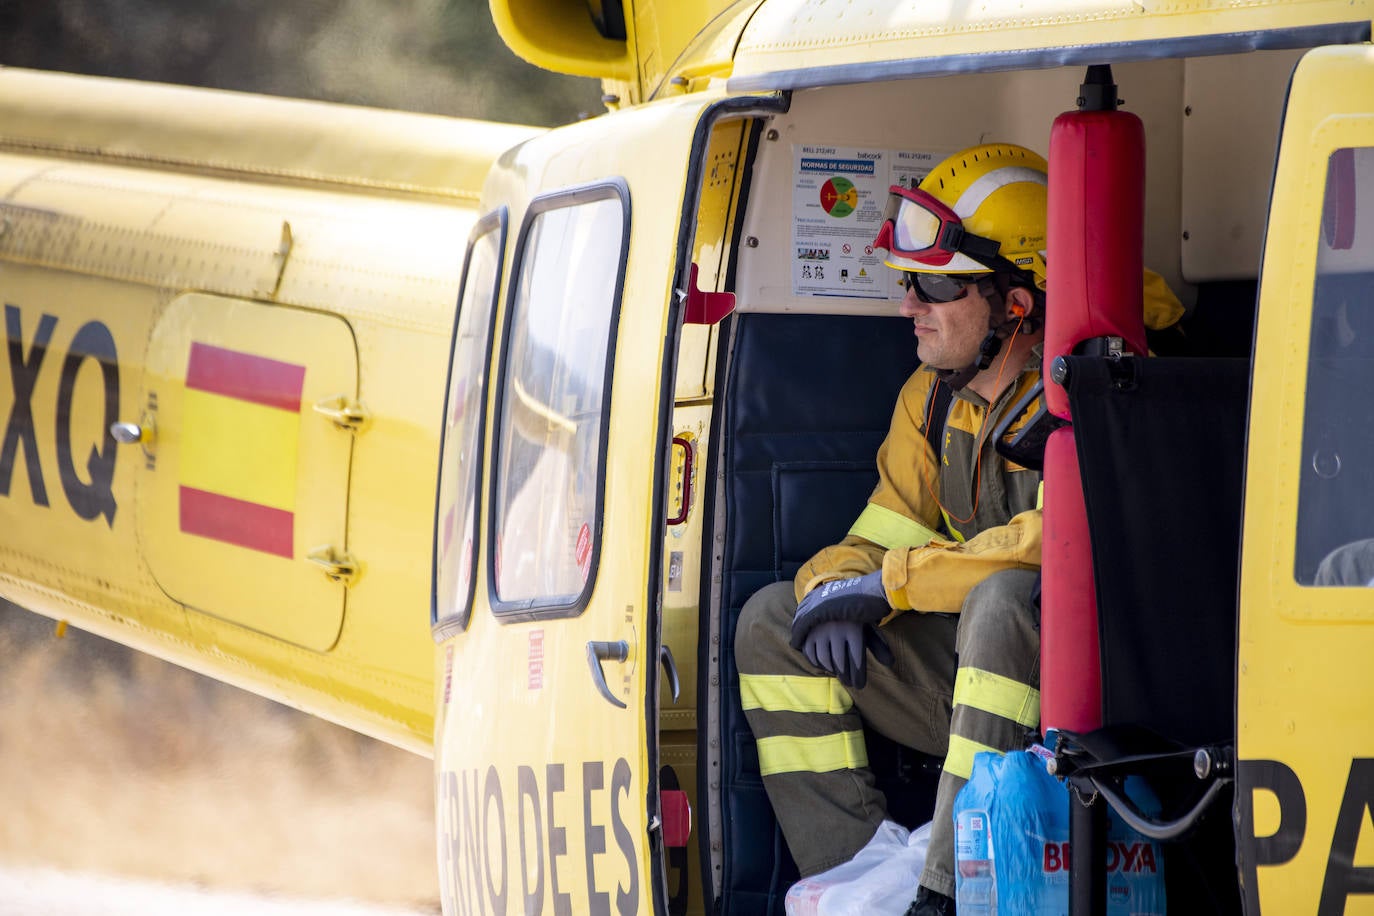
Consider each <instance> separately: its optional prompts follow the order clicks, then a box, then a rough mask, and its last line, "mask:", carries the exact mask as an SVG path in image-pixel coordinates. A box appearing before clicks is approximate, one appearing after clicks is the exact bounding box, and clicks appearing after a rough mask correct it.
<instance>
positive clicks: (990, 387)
mask: <svg viewBox="0 0 1374 916" xmlns="http://www.w3.org/2000/svg"><path fill="white" fill-rule="evenodd" d="M1045 187H1046V163H1045V161H1044V159H1043V158H1041V157H1040V156H1039V155H1037V154H1036V153H1034V152H1032V151H1030V150H1028V149H1025V148H1023V147H1019V146H1014V145H1009V144H988V145H982V146H977V147H973V148H971V149H968V150H965V151H963V152H960V153H957V154H955V155H953V156H950V157H949V158H948V159H946V160H944V161H943V162H941V163H940V164H939V165H938V166H936V167H935V169H934V170H933V171H931V172H930V174H929V175H928V176H927V177H926V178H925V179H924V180H923V181H922V182H921V183H920V185H919V187H917V188H914V189H910V188H904V187H899V186H893V187H892V188H891V190H890V198H889V205H888V211H887V218H886V221H885V222H884V224H883V226H882V229H881V232H880V234H879V236H878V239H877V240H876V242H875V247H878V248H882V249H885V250H886V251H887V258H886V263H887V265H888V266H890V267H893V268H895V269H897V270H900V271H902V272H903V282H904V284H905V286H906V295H905V298H903V300H902V303H901V306H900V309H899V310H900V312H901V314H902V315H903V316H905V317H907V318H910V319H911V320H912V324H913V326H914V333H915V337H916V347H917V353H918V355H919V357H920V359H921V362H922V364H923V365H922V368H921V369H918V370H917V371H916V372H915V373H914V374H913V375H912V377H911V378H910V379H909V380H908V381H907V382H906V384H905V385H904V386H903V388H902V391H901V394H900V396H899V400H898V403H897V406H896V409H895V411H894V414H893V419H892V425H891V428H890V430H889V432H888V435H887V438H886V440H885V441H884V443H883V445H882V447H881V448H880V449H879V451H878V456H877V464H878V472H879V483H878V486H877V488H876V490H875V491H874V493H873V495H872V496H871V497H870V498H869V502H868V505H867V507H866V508H865V509H864V510H863V512H862V513H861V514H860V515H859V518H858V519H857V521H855V522H854V525H853V527H851V528H850V530H849V534H848V536H847V537H845V538H844V540H843V541H841V542H840V543H839V544H837V545H835V546H833V547H827V548H825V549H824V550H822V551H820V552H819V553H818V554H816V555H815V556H814V557H812V558H811V560H810V561H808V562H807V564H806V565H805V566H803V567H802V569H801V570H800V572H799V573H798V574H797V576H796V579H795V582H794V583H787V582H780V583H775V584H774V585H772V586H769V587H767V588H765V589H763V590H761V591H760V592H758V593H757V594H755V595H754V596H753V597H752V598H751V599H750V600H749V601H748V603H746V605H745V607H744V610H743V613H742V616H741V618H740V623H739V630H738V632H737V633H736V638H735V657H736V661H737V664H738V668H739V672H740V692H741V695H742V698H743V704H744V709H745V714H746V716H747V717H748V720H749V724H750V727H751V728H752V729H753V732H754V736H755V738H756V740H757V741H758V755H759V764H760V767H761V770H762V773H763V781H764V785H765V787H766V788H767V791H768V795H769V799H770V801H771V803H772V805H773V808H774V811H775V812H776V815H777V819H778V822H779V824H780V825H781V827H782V831H783V835H784V837H785V838H786V840H787V843H788V846H789V848H790V849H791V851H792V855H793V858H794V859H795V860H796V862H797V865H798V867H799V869H800V870H801V874H802V875H803V877H806V876H814V875H817V874H819V873H822V872H824V871H826V870H828V869H831V868H833V867H835V866H838V865H842V864H845V863H847V862H849V861H850V860H851V859H852V858H853V857H854V856H855V855H856V854H857V853H858V852H859V851H861V850H863V849H864V848H865V847H867V846H870V845H874V846H875V847H876V846H878V845H882V844H892V843H898V844H900V843H901V842H903V840H904V837H905V829H904V828H901V827H900V826H898V825H896V824H893V823H892V822H891V821H889V820H887V817H886V801H885V799H884V797H883V795H882V793H881V792H879V791H878V790H877V789H876V788H875V785H874V779H873V775H872V774H871V772H870V771H869V769H868V766H867V758H866V751H865V745H864V738H863V727H864V725H867V726H868V727H870V728H874V729H876V730H877V731H879V732H881V733H883V734H884V735H887V736H888V737H890V738H892V739H894V740H896V741H898V742H900V743H902V744H904V745H908V746H910V747H913V748H915V749H917V750H920V751H923V752H926V753H929V754H932V755H937V756H939V757H941V758H942V759H943V761H944V767H943V771H942V773H941V777H940V782H939V788H938V790H937V794H936V802H935V814H934V822H933V825H932V833H931V838H930V847H929V853H928V857H927V860H926V865H925V870H924V872H923V874H922V876H921V879H920V887H919V889H916V888H913V894H914V896H915V901H914V902H913V903H912V904H911V908H910V910H909V913H911V914H916V916H934V914H947V913H953V912H954V901H953V897H954V827H953V814H952V812H953V808H954V798H955V795H956V794H957V793H958V791H959V789H960V788H961V787H962V786H963V785H964V783H965V782H966V781H967V779H968V777H969V774H970V771H971V768H972V763H973V756H974V754H975V753H977V752H978V751H982V750H990V749H994V750H1006V749H1010V748H1020V747H1023V746H1024V742H1025V736H1026V734H1027V732H1028V730H1031V729H1034V728H1035V727H1036V726H1037V725H1038V722H1039V712H1040V694H1039V690H1038V686H1039V647H1040V640H1039V630H1038V612H1037V609H1036V606H1035V601H1034V597H1035V595H1036V593H1037V590H1038V580H1039V567H1040V543H1041V526H1040V510H1039V507H1038V489H1039V484H1040V476H1039V474H1038V473H1036V472H1035V471H1032V470H1028V469H1026V468H1022V467H1019V466H1016V465H1013V464H1011V463H1009V462H1008V461H1006V460H1004V459H1003V458H1002V457H1001V456H999V455H998V453H997V452H996V450H995V448H994V442H993V441H992V435H991V433H992V431H993V429H994V428H996V426H997V425H998V423H999V421H1000V420H1002V418H1004V417H1005V416H1006V415H1007V413H1008V411H1009V410H1010V408H1011V406H1012V405H1013V404H1015V403H1016V402H1017V401H1018V400H1020V399H1021V397H1022V396H1023V395H1024V394H1026V393H1027V392H1029V391H1030V389H1031V388H1032V387H1033V386H1034V385H1035V384H1036V382H1037V381H1038V380H1039V378H1040V371H1041V343H1042V340H1043V336H1044V330H1043V329H1044V310H1045V297H1044V292H1043V290H1044V285H1045V259H1044V248H1045V200H1046V195H1045ZM941 389H943V391H942V390H941ZM1027 414H1029V412H1027ZM798 602H800V604H799V603H798ZM911 611H915V612H916V613H909V612H911ZM870 656H871V661H872V662H875V663H876V664H870ZM872 857H873V856H872V855H869V856H866V857H865V858H872Z"/></svg>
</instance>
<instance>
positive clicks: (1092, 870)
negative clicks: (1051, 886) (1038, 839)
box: [1069, 779, 1107, 916]
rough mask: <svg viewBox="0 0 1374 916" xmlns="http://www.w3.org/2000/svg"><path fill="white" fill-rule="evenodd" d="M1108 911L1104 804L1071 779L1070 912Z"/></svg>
mask: <svg viewBox="0 0 1374 916" xmlns="http://www.w3.org/2000/svg"><path fill="white" fill-rule="evenodd" d="M1106 914H1107V805H1106V803H1105V802H1103V801H1102V797H1101V796H1100V795H1099V794H1098V793H1097V792H1096V791H1090V792H1089V793H1088V794H1086V796H1085V795H1084V794H1083V793H1082V792H1081V790H1080V789H1079V788H1078V786H1077V785H1075V784H1074V780H1072V779H1070V791H1069V916H1106Z"/></svg>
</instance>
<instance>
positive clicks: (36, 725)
mask: <svg viewBox="0 0 1374 916" xmlns="http://www.w3.org/2000/svg"><path fill="white" fill-rule="evenodd" d="M0 660H3V666H2V667H0V806H2V807H3V815H0V862H3V863H6V864H9V865H18V866H51V867H56V868H60V869H62V870H64V871H75V872H94V873H102V874H121V875H127V876H136V877H141V878H150V879H156V880H158V881H165V882H171V883H192V884H197V885H200V886H204V887H207V888H224V889H230V888H232V889H240V890H241V889H249V890H253V891H258V892H264V893H273V894H284V895H289V896H293V897H337V898H347V899H352V900H358V901H366V902H373V903H385V904H390V905H398V906H406V907H410V908H413V909H418V910H419V911H420V912H426V911H432V912H438V909H439V907H438V898H439V892H438V880H437V872H436V865H435V854H434V800H433V788H432V774H431V767H432V764H431V762H430V761H428V760H425V759H423V758H420V757H417V756H415V755H413V754H410V753H408V752H406V751H401V750H398V749H396V748H393V747H391V746H389V745H386V744H383V743H380V742H378V741H374V740H372V739H370V738H365V737H363V736H361V735H357V734H355V733H353V732H350V731H348V730H346V729H343V728H339V727H338V726H334V725H331V724H329V723H327V722H324V721H322V720H319V719H316V718H313V717H311V716H308V715H306V714H304V713H300V712H297V711H295V710H292V709H289V708H287V707H284V706H281V705H279V704H276V703H273V702H271V701H268V700H264V699H262V698H260V697H257V696H254V695H252V694H249V693H247V692H244V691H241V690H238V689H237V688H233V687H228V686H226V685H223V684H220V683H218V682H216V681H212V680H210V679H208V678H205V677H202V676H200V675H197V674H194V673H192V672H190V671H186V670H184V669H181V668H178V667H175V666H173V665H169V664H166V663H164V662H161V661H158V660H157V659H154V658H151V657H149V656H146V655H142V654H140V653H136V652H133V651H132V650H129V649H125V648H124V647H122V646H119V645H116V644H114V643H111V642H108V641H106V640H103V639H100V638H98V637H95V636H91V635H90V634H86V633H81V632H78V631H76V630H75V629H69V630H68V631H67V635H66V637H65V638H63V639H58V638H56V637H55V635H54V628H53V623H52V621H50V620H48V619H47V618H44V617H39V616H36V615H33V614H29V613H28V612H27V611H22V610H19V609H18V608H15V607H14V606H13V605H8V604H5V603H4V602H0Z"/></svg>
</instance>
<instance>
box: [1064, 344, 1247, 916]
mask: <svg viewBox="0 0 1374 916" xmlns="http://www.w3.org/2000/svg"><path fill="white" fill-rule="evenodd" d="M1069 362H1070V375H1069V396H1070V404H1071V409H1072V412H1073V416H1074V429H1075V439H1076V441H1077V445H1078V455H1079V463H1080V466H1081V469H1082V474H1083V489H1084V497H1085V501H1086V504H1087V512H1088V523H1089V526H1090V529H1091V537H1092V551H1093V567H1094V573H1095V577H1096V584H1097V603H1098V626H1099V641H1100V646H1101V658H1102V714H1103V724H1104V726H1106V728H1105V729H1104V731H1110V730H1111V729H1112V728H1113V727H1131V726H1143V727H1144V728H1147V729H1150V730H1151V731H1153V732H1155V733H1157V734H1158V735H1159V736H1162V738H1163V739H1164V741H1162V742H1161V743H1160V745H1159V746H1158V747H1154V748H1141V749H1138V750H1139V752H1149V751H1151V750H1153V751H1154V752H1162V751H1164V750H1168V749H1172V748H1171V747H1169V746H1168V745H1169V744H1170V743H1177V745H1181V746H1186V747H1197V746H1200V745H1208V744H1214V745H1234V742H1235V734H1236V725H1235V672H1236V624H1237V613H1238V595H1237V588H1238V577H1239V571H1240V531H1241V528H1240V526H1241V501H1242V488H1243V476H1244V464H1245V426H1246V413H1247V398H1248V393H1249V372H1250V364H1249V361H1248V360H1245V359H1232V358H1215V359H1213V358H1208V359H1188V358H1183V359H1167V358H1162V359H1128V360H1125V361H1123V363H1124V364H1125V366H1126V368H1127V369H1129V370H1131V371H1129V372H1128V373H1125V375H1124V376H1123V374H1122V373H1119V372H1118V373H1114V372H1113V369H1112V367H1111V366H1110V364H1109V363H1108V362H1107V361H1105V360H1100V359H1092V358H1087V357H1071V358H1070V359H1069ZM1123 377H1125V378H1129V381H1122V379H1123ZM1046 562H1052V560H1051V558H1049V557H1047V558H1046ZM1183 769H1184V770H1187V771H1188V772H1185V773H1182V774H1174V773H1171V772H1168V771H1166V770H1162V769H1157V770H1154V771H1150V770H1148V769H1143V770H1140V771H1139V772H1140V774H1141V775H1143V776H1145V777H1146V778H1147V780H1148V781H1149V783H1150V785H1151V788H1152V789H1153V790H1154V791H1155V792H1156V794H1157V795H1158V796H1159V799H1160V801H1161V803H1162V805H1163V807H1164V809H1165V816H1166V817H1173V816H1177V815H1178V814H1180V813H1181V810H1180V809H1184V808H1186V807H1188V806H1190V804H1191V802H1192V801H1193V800H1195V798H1196V796H1197V793H1198V790H1197V788H1196V787H1197V785H1198V784H1197V782H1196V780H1195V779H1193V778H1192V774H1191V772H1190V771H1191V767H1190V766H1188V765H1187V763H1186V762H1185V764H1184V765H1183ZM1229 797H1230V796H1229V794H1223V795H1222V796H1221V798H1219V799H1218V800H1217V801H1215V802H1214V803H1213V804H1212V805H1211V806H1210V808H1209V809H1208V811H1207V813H1206V814H1205V815H1204V817H1203V818H1202V820H1201V821H1200V823H1199V824H1198V825H1197V826H1196V827H1195V828H1194V830H1193V832H1192V833H1191V834H1190V835H1188V836H1185V837H1184V838H1183V839H1182V840H1180V841H1177V842H1173V843H1169V844H1166V846H1165V848H1164V854H1165V860H1166V864H1165V878H1166V881H1167V882H1168V894H1169V909H1170V912H1174V911H1178V912H1186V913H1204V912H1205V913H1210V914H1230V913H1239V911H1240V898H1239V887H1238V884H1237V878H1236V869H1235V847H1234V842H1235V841H1234V833H1233V831H1232V829H1231V823H1230V817H1229V814H1230V811H1229V809H1230V805H1229Z"/></svg>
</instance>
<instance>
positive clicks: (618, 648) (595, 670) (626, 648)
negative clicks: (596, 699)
mask: <svg viewBox="0 0 1374 916" xmlns="http://www.w3.org/2000/svg"><path fill="white" fill-rule="evenodd" d="M629 657H630V644H629V643H627V642H626V641H625V640H623V639H618V640H616V641H615V642H606V641H604V640H599V639H593V640H591V641H590V642H588V643H587V666H588V667H590V668H591V669H592V682H593V683H594V684H596V689H597V690H599V691H601V695H602V696H603V697H605V698H606V699H607V700H609V701H610V702H611V703H613V704H615V705H616V706H619V707H620V708H621V709H628V708H629V707H628V706H626V705H625V704H624V703H623V702H621V701H620V700H619V699H617V698H616V696H615V694H613V693H611V688H609V687H607V686H606V672H605V671H603V670H601V663H602V662H603V661H605V660H606V659H614V660H615V661H618V662H623V661H625V660H626V659H627V658H629Z"/></svg>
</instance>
